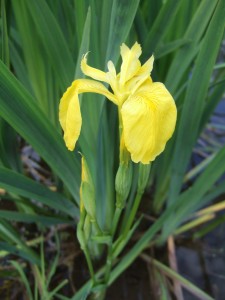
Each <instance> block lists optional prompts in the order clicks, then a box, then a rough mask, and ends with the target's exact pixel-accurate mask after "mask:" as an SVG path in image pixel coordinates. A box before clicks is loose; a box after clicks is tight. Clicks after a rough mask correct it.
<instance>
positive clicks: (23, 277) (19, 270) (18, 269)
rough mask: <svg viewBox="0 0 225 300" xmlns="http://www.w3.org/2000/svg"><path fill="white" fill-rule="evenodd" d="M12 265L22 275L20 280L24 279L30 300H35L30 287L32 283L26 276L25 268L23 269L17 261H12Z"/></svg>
mask: <svg viewBox="0 0 225 300" xmlns="http://www.w3.org/2000/svg"><path fill="white" fill-rule="evenodd" d="M10 262H11V264H12V265H13V267H14V268H15V269H16V270H17V272H18V273H19V275H20V278H21V279H22V282H23V284H24V285H25V288H26V291H27V295H28V297H29V299H30V300H33V295H32V292H31V287H30V283H29V281H28V279H27V277H26V275H25V272H24V270H23V268H22V267H21V265H20V264H19V263H18V262H17V261H16V260H11V261H10Z"/></svg>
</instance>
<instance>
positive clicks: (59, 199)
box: [0, 167, 78, 217]
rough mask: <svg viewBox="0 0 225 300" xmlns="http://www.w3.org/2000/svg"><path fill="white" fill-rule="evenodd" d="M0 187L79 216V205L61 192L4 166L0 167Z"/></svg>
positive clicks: (70, 214) (73, 215)
mask: <svg viewBox="0 0 225 300" xmlns="http://www.w3.org/2000/svg"><path fill="white" fill-rule="evenodd" d="M0 187H1V188H3V189H6V190H7V191H8V192H10V193H14V194H16V195H20V196H23V197H27V198H30V199H34V200H36V201H40V202H41V203H43V204H45V205H48V206H49V207H51V208H54V209H57V210H59V211H61V212H64V213H66V214H68V215H69V216H72V217H77V216H78V210H77V207H76V206H75V205H74V204H73V203H71V202H70V201H69V200H67V199H65V198H64V197H63V196H62V195H61V194H59V193H57V192H52V191H51V190H50V189H49V188H47V187H45V186H44V185H42V184H40V183H38V182H35V181H34V180H31V179H29V178H27V177H25V176H24V175H21V174H18V173H16V172H14V171H11V170H9V169H6V168H3V167H0Z"/></svg>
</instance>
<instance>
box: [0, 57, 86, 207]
mask: <svg viewBox="0 0 225 300" xmlns="http://www.w3.org/2000/svg"><path fill="white" fill-rule="evenodd" d="M0 107H1V110H0V116H1V117H2V118H4V119H5V120H6V121H7V122H8V123H9V124H10V125H11V126H12V127H13V128H14V129H15V130H16V131H17V132H18V133H19V134H20V135H21V136H22V137H23V138H24V139H25V140H26V141H27V142H28V143H30V144H31V145H32V146H33V147H34V149H35V150H36V151H37V152H38V153H39V154H40V155H41V156H42V158H43V159H44V160H45V161H46V162H47V163H48V164H49V165H50V166H51V168H52V169H53V170H54V171H55V172H56V174H57V175H58V176H59V177H60V178H61V179H62V180H63V181H64V183H65V185H66V186H67V187H68V189H69V190H70V192H71V194H72V195H73V196H74V198H75V199H76V201H77V202H78V195H79V180H80V167H79V163H78V158H75V157H74V155H73V154H72V153H69V152H68V151H67V149H66V147H65V145H64V143H63V140H62V137H61V136H60V135H59V134H58V132H57V130H56V129H55V128H54V127H53V126H52V125H51V123H50V122H49V121H48V120H47V118H46V117H45V115H44V114H43V112H42V111H41V110H40V109H39V107H38V106H37V104H36V103H35V101H34V99H33V98H32V96H31V95H30V94H29V93H28V92H27V91H26V90H25V89H24V88H23V86H22V85H21V84H20V83H19V82H18V81H17V80H16V78H15V77H14V76H13V75H12V73H10V71H9V70H8V69H7V68H6V67H5V66H4V64H3V63H2V62H0Z"/></svg>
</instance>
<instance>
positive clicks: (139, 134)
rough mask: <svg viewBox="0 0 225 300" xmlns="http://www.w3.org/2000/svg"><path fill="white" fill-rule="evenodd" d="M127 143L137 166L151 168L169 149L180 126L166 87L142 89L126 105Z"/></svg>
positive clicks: (125, 132) (151, 86)
mask: <svg viewBox="0 0 225 300" xmlns="http://www.w3.org/2000/svg"><path fill="white" fill-rule="evenodd" d="M121 114H122V122H123V130H124V141H125V145H126V147H127V149H128V151H129V152H130V153H131V159H132V160H133V161H134V162H136V163H137V162H142V163H143V164H148V163H149V162H151V161H153V160H154V159H155V158H156V156H158V155H159V154H160V153H161V152H162V151H163V150H164V148H165V145H166V142H167V141H168V139H169V138H170V137H171V136H172V134H173V131H174V128H175V123H176V106H175V104H174V100H173V98H172V96H171V95H170V93H169V92H168V91H167V89H166V88H165V86H164V85H163V84H162V83H151V84H149V85H145V86H144V88H143V89H141V88H140V90H138V91H137V92H136V93H135V94H134V95H131V96H130V97H129V98H128V99H127V101H125V102H124V104H123V106H122V109H121Z"/></svg>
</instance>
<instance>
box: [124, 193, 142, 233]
mask: <svg viewBox="0 0 225 300" xmlns="http://www.w3.org/2000/svg"><path fill="white" fill-rule="evenodd" d="M142 195H143V192H137V194H136V197H135V199H134V204H133V206H132V209H131V212H130V214H129V217H128V220H127V223H126V226H125V229H124V231H123V235H124V236H126V235H127V233H128V231H129V230H130V228H131V226H132V223H133V221H134V218H135V216H136V213H137V210H138V207H139V205H140V202H141V198H142Z"/></svg>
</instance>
